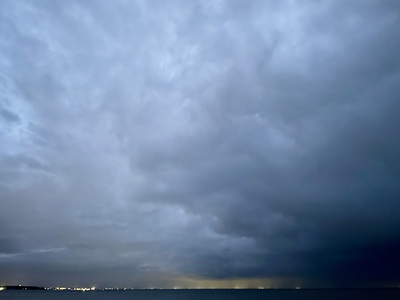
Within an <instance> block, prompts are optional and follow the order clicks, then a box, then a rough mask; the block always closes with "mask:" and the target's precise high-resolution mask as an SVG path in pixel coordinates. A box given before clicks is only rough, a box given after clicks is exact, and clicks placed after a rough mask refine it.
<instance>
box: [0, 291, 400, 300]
mask: <svg viewBox="0 0 400 300" xmlns="http://www.w3.org/2000/svg"><path fill="white" fill-rule="evenodd" d="M0 299H1V300H3V299H4V300H72V299H73V300H97V299H98V300H128V299H132V300H161V299H162V300H239V299H240V300H242V299H246V300H247V299H249V300H260V299H267V300H292V299H300V300H313V299H318V300H322V299H323V300H339V299H340V300H347V299H360V300H361V299H362V300H369V299H379V300H381V299H382V300H392V299H393V300H394V299H396V300H400V289H358V290H356V289H338V290H306V289H304V290H135V291H94V292H78V291H76V292H72V291H70V292H68V291H7V290H6V291H1V292H0Z"/></svg>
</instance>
